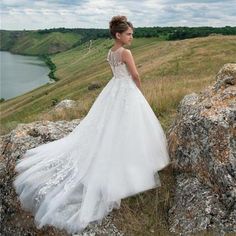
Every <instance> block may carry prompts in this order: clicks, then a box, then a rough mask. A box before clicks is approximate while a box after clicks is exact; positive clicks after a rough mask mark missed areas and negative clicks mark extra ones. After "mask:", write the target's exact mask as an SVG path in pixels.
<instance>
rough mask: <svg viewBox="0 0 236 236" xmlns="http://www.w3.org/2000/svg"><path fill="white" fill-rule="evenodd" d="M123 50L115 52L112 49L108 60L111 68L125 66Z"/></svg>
mask: <svg viewBox="0 0 236 236" xmlns="http://www.w3.org/2000/svg"><path fill="white" fill-rule="evenodd" d="M123 49H124V48H123V47H120V48H118V49H117V50H116V51H114V52H113V51H112V50H111V49H110V50H109V52H108V55H107V59H106V60H107V61H108V63H109V64H110V65H111V66H118V65H123V64H124V62H123V61H122V58H121V53H122V51H123Z"/></svg>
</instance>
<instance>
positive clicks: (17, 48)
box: [0, 31, 81, 55]
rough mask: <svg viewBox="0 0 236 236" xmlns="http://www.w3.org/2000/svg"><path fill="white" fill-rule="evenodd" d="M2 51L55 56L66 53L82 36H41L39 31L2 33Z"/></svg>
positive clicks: (47, 34)
mask: <svg viewBox="0 0 236 236" xmlns="http://www.w3.org/2000/svg"><path fill="white" fill-rule="evenodd" d="M0 38H1V50H7V51H10V52H12V53H17V54H26V55H40V54H53V53H57V52H62V51H66V50H68V49H69V48H71V47H72V46H73V45H74V44H75V43H77V42H79V41H80V39H81V36H80V35H79V34H76V33H61V32H52V33H46V34H39V33H38V32H37V31H26V32H24V31H19V32H17V31H15V32H10V31H0Z"/></svg>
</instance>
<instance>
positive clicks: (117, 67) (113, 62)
mask: <svg viewBox="0 0 236 236" xmlns="http://www.w3.org/2000/svg"><path fill="white" fill-rule="evenodd" d="M123 50H124V48H123V47H119V48H118V49H117V50H115V51H112V50H111V49H109V51H108V54H107V59H106V60H107V61H108V63H109V64H110V66H111V69H112V72H113V76H114V77H115V78H127V77H128V78H131V74H130V73H129V70H128V68H127V65H126V64H125V63H124V62H122V58H121V55H122V52H123Z"/></svg>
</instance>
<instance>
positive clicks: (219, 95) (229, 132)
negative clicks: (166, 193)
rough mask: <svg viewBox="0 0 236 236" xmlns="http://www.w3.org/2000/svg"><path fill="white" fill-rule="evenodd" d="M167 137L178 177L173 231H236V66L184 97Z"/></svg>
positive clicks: (171, 223)
mask: <svg viewBox="0 0 236 236" xmlns="http://www.w3.org/2000/svg"><path fill="white" fill-rule="evenodd" d="M167 136H168V143H169V149H170V157H171V160H172V166H173V169H174V173H175V177H176V189H175V190H174V203H173V206H172V207H171V209H170V210H169V223H170V231H171V232H175V233H178V234H182V235H189V234H190V233H192V232H199V231H202V230H206V229H207V230H211V229H214V230H216V232H217V231H219V232H220V233H221V234H224V233H225V232H235V233H236V223H235V222H236V64H233V63H230V64H226V65H224V67H223V68H222V69H221V70H220V71H219V72H218V74H217V75H216V83H215V84H214V85H213V86H209V87H208V88H207V89H205V90H204V91H202V92H201V93H200V94H196V93H192V94H189V95H186V96H185V97H184V98H183V100H182V101H181V103H180V104H179V106H178V114H177V117H176V119H175V122H174V123H173V125H172V127H171V129H170V130H169V132H168V134H167Z"/></svg>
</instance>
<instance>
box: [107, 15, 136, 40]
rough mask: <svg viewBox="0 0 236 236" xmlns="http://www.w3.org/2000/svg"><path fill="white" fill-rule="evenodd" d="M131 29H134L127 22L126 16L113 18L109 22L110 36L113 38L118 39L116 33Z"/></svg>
mask: <svg viewBox="0 0 236 236" xmlns="http://www.w3.org/2000/svg"><path fill="white" fill-rule="evenodd" d="M129 27H131V28H132V29H134V27H133V25H132V23H131V22H129V21H127V17H126V16H120V15H118V16H113V17H112V18H111V21H110V22H109V30H110V34H111V36H112V37H113V38H116V33H122V32H124V31H126V30H127V29H128V28H129Z"/></svg>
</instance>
